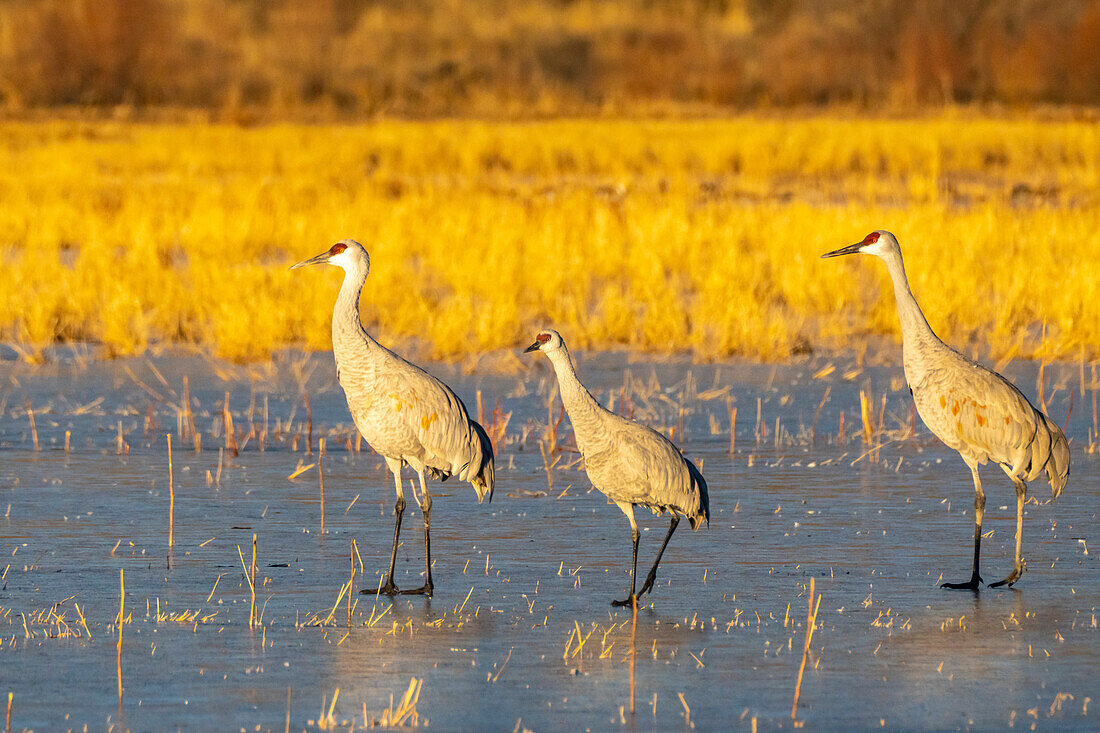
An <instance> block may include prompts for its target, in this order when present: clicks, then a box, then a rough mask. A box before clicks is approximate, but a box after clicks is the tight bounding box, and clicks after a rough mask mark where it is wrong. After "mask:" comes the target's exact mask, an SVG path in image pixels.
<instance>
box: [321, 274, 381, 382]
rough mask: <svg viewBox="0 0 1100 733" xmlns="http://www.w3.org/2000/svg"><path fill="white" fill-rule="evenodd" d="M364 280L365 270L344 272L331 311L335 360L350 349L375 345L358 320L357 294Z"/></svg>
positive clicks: (361, 289) (361, 288) (365, 276)
mask: <svg viewBox="0 0 1100 733" xmlns="http://www.w3.org/2000/svg"><path fill="white" fill-rule="evenodd" d="M366 280H367V270H366V268H363V267H358V266H356V267H352V268H349V269H348V270H346V271H345V272H344V282H343V284H342V285H341V286H340V295H339V296H338V297H337V298H336V305H335V306H334V307H333V309H332V348H333V351H334V352H335V353H336V358H337V360H339V359H340V358H341V356H342V355H343V354H346V353H349V351H350V350H352V349H355V348H360V349H361V348H363V347H366V348H368V349H369V348H370V347H371V346H374V345H375V341H374V339H372V338H371V337H370V335H369V334H367V332H366V331H364V330H363V324H362V323H361V322H360V320H359V294H360V293H361V292H362V291H363V283H365V282H366Z"/></svg>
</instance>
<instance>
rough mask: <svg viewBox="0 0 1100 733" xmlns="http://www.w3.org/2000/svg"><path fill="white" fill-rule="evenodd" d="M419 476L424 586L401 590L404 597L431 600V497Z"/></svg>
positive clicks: (433, 585) (432, 584) (421, 476)
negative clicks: (424, 566) (421, 597)
mask: <svg viewBox="0 0 1100 733" xmlns="http://www.w3.org/2000/svg"><path fill="white" fill-rule="evenodd" d="M419 475H420V513H421V514H423V515H424V562H425V563H426V569H425V573H424V585H422V586H420V587H419V588H414V589H413V590H403V591H401V594H402V595H406V596H428V597H429V598H431V595H432V590H433V589H434V588H435V584H434V583H432V495H431V494H429V493H428V487H427V485H426V484H425V483H424V473H423V471H421V472H419Z"/></svg>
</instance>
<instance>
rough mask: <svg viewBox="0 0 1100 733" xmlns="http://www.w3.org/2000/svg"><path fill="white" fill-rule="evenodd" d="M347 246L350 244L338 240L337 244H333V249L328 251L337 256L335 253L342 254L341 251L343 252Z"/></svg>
mask: <svg viewBox="0 0 1100 733" xmlns="http://www.w3.org/2000/svg"><path fill="white" fill-rule="evenodd" d="M347 248H348V246H347V245H346V244H344V243H343V242H337V243H336V244H334V245H332V249H330V250H329V251H328V253H329V254H330V255H334V256H335V255H338V254H340V253H341V252H343V251H344V250H345V249H347Z"/></svg>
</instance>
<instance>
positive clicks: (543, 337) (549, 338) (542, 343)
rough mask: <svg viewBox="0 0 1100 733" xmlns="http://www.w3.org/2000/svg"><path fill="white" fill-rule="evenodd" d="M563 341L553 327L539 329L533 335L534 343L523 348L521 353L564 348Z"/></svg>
mask: <svg viewBox="0 0 1100 733" xmlns="http://www.w3.org/2000/svg"><path fill="white" fill-rule="evenodd" d="M564 346H565V342H564V341H562V340H561V334H559V333H558V332H557V331H554V330H553V329H549V328H548V329H546V330H544V331H539V332H538V335H536V336H535V343H533V344H531V345H530V346H528V347H527V348H526V349H524V350H523V353H525V354H526V353H528V352H531V351H556V350H558V349H561V348H564Z"/></svg>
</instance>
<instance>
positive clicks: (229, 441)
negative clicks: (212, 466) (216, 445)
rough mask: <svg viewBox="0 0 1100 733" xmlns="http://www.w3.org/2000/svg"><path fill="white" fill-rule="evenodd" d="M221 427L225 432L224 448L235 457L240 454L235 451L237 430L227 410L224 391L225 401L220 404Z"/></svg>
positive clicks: (227, 397) (230, 413) (226, 396)
mask: <svg viewBox="0 0 1100 733" xmlns="http://www.w3.org/2000/svg"><path fill="white" fill-rule="evenodd" d="M222 427H223V430H224V432H225V449H226V450H227V451H230V452H231V454H232V456H233V457H234V458H236V457H237V456H238V455H240V454H239V452H238V451H237V431H236V429H235V428H234V427H233V413H232V412H230V411H229V393H228V392H226V393H225V402H224V403H223V405H222Z"/></svg>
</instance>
